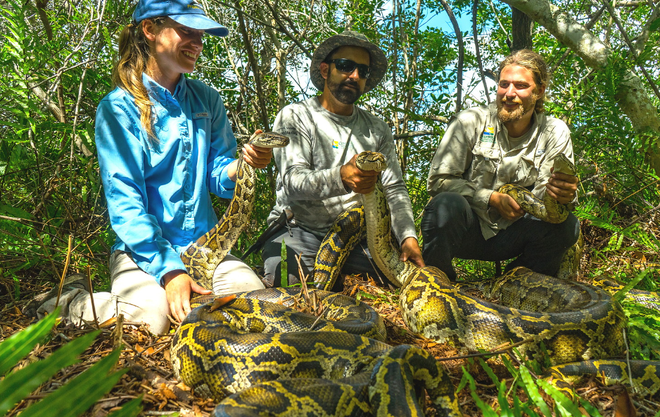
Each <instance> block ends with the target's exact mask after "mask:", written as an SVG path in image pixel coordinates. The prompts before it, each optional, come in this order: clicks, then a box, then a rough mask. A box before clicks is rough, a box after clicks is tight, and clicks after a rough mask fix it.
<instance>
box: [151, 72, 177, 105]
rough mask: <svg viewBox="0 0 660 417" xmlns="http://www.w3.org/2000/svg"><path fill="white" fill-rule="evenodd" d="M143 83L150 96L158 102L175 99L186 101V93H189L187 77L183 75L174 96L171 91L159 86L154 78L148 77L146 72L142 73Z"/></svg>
mask: <svg viewBox="0 0 660 417" xmlns="http://www.w3.org/2000/svg"><path fill="white" fill-rule="evenodd" d="M142 82H143V83H144V86H145V87H146V88H147V91H149V94H150V95H152V96H155V98H156V99H157V100H158V101H165V100H167V99H168V98H175V99H176V100H177V101H181V100H183V99H185V97H186V92H187V91H188V83H187V79H186V76H185V75H183V74H181V77H180V78H179V82H178V83H177V84H176V87H174V94H171V93H170V91H169V90H168V89H167V88H165V87H163V86H162V85H160V84H158V83H157V82H156V81H155V80H154V79H153V78H151V77H150V76H148V75H147V73H146V72H143V73H142Z"/></svg>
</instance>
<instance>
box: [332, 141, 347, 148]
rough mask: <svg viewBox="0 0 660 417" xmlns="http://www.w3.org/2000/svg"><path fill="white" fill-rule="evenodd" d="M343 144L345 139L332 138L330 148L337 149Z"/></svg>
mask: <svg viewBox="0 0 660 417" xmlns="http://www.w3.org/2000/svg"><path fill="white" fill-rule="evenodd" d="M344 145H346V142H345V141H341V140H333V141H332V149H339V148H340V147H342V148H343V147H344Z"/></svg>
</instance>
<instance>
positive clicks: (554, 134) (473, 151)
mask: <svg viewBox="0 0 660 417" xmlns="http://www.w3.org/2000/svg"><path fill="white" fill-rule="evenodd" d="M532 121H533V125H532V127H531V129H530V130H529V131H528V132H527V133H526V134H524V135H523V136H522V137H520V138H510V137H509V135H508V133H507V130H506V128H505V127H504V125H503V124H502V123H501V122H500V121H499V119H498V118H497V106H496V103H492V104H491V105H490V106H488V107H486V106H481V107H474V108H471V109H468V110H464V111H462V112H460V113H459V114H458V116H457V117H456V119H455V120H454V121H453V122H452V123H451V124H450V125H449V127H448V128H447V131H446V132H445V135H444V136H443V137H442V140H441V141H440V145H439V146H438V149H437V151H436V153H435V156H434V157H433V162H432V164H431V169H430V171H429V178H428V191H429V194H430V195H431V196H435V195H437V194H438V193H441V192H447V191H451V192H457V193H459V194H461V195H462V196H463V197H465V199H466V200H467V201H468V203H469V204H470V206H471V207H472V209H473V210H474V211H475V213H476V214H477V215H478V216H479V222H480V225H481V232H482V234H483V236H484V238H486V239H488V238H491V237H493V236H495V235H496V234H497V232H498V231H499V230H504V229H506V228H507V227H508V226H510V225H511V224H512V223H513V221H512V220H506V219H504V218H502V217H501V216H500V214H499V212H498V211H497V210H495V209H494V208H491V207H489V206H488V201H489V200H490V196H491V194H492V193H493V191H495V190H498V189H499V188H500V187H501V186H502V185H504V184H518V185H521V186H523V187H528V188H529V187H533V190H532V192H533V193H534V195H536V196H537V197H539V198H543V196H544V194H545V189H546V188H545V185H546V183H547V182H548V179H549V178H550V175H551V172H550V168H552V166H553V158H554V157H555V156H556V155H557V154H559V153H564V154H565V155H566V157H568V159H570V160H571V161H573V144H572V142H571V137H570V131H569V129H568V126H566V124H565V123H564V122H562V121H561V120H559V119H556V118H554V117H551V116H547V115H546V114H545V113H534V117H533V118H532Z"/></svg>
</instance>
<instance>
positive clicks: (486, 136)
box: [481, 126, 495, 143]
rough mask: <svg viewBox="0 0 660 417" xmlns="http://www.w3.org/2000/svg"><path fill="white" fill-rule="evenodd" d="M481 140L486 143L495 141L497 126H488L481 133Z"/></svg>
mask: <svg viewBox="0 0 660 417" xmlns="http://www.w3.org/2000/svg"><path fill="white" fill-rule="evenodd" d="M481 141H482V142H484V143H495V127H493V126H488V127H486V128H485V129H484V133H482V135H481Z"/></svg>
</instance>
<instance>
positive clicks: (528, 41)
mask: <svg viewBox="0 0 660 417" xmlns="http://www.w3.org/2000/svg"><path fill="white" fill-rule="evenodd" d="M533 28H534V21H533V20H532V18H530V17H529V16H527V15H526V14H525V13H523V12H521V11H520V10H518V9H516V8H515V7H513V6H511V34H512V36H513V42H512V45H511V52H516V51H519V50H521V49H532V46H533V45H532V29H533Z"/></svg>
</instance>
